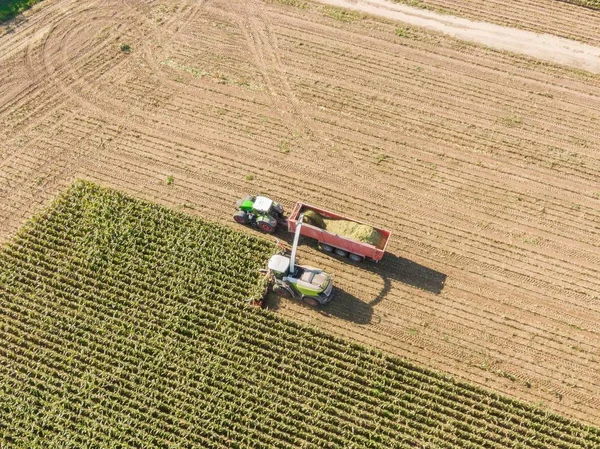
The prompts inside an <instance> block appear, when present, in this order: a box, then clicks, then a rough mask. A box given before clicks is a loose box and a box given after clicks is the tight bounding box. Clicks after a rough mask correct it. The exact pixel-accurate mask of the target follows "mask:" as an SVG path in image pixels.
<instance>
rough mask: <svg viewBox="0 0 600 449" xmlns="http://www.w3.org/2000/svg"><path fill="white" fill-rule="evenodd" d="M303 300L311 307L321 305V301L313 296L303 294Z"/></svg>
mask: <svg viewBox="0 0 600 449" xmlns="http://www.w3.org/2000/svg"><path fill="white" fill-rule="evenodd" d="M302 301H304V303H305V304H308V305H309V306H311V307H317V306H318V305H319V301H317V300H316V299H315V298H311V297H310V296H303V297H302Z"/></svg>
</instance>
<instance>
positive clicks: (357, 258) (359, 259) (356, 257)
mask: <svg viewBox="0 0 600 449" xmlns="http://www.w3.org/2000/svg"><path fill="white" fill-rule="evenodd" d="M348 257H349V258H350V260H351V261H352V262H362V261H363V260H365V258H364V257H363V256H359V255H358V254H353V253H350V254H349V255H348Z"/></svg>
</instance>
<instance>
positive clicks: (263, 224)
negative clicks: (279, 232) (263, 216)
mask: <svg viewBox="0 0 600 449" xmlns="http://www.w3.org/2000/svg"><path fill="white" fill-rule="evenodd" d="M257 224H258V227H259V228H260V230H261V231H263V232H268V233H269V234H271V233H273V232H275V226H273V225H272V224H271V223H269V222H268V221H266V220H258V221H257Z"/></svg>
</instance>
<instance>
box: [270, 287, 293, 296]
mask: <svg viewBox="0 0 600 449" xmlns="http://www.w3.org/2000/svg"><path fill="white" fill-rule="evenodd" d="M273 293H275V294H276V295H277V296H279V297H280V298H291V297H292V294H291V293H290V292H289V290H288V289H287V288H284V287H281V286H279V285H274V286H273Z"/></svg>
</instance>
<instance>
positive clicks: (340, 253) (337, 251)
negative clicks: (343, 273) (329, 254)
mask: <svg viewBox="0 0 600 449" xmlns="http://www.w3.org/2000/svg"><path fill="white" fill-rule="evenodd" d="M335 253H336V254H337V255H338V256H340V257H346V256H348V251H344V250H343V249H339V248H336V249H335Z"/></svg>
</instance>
